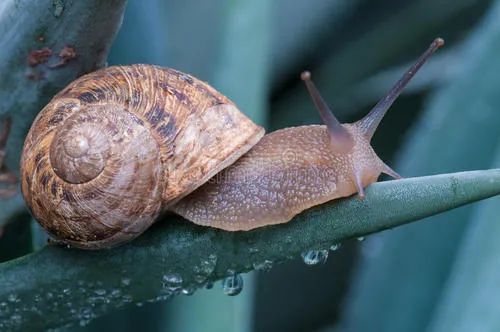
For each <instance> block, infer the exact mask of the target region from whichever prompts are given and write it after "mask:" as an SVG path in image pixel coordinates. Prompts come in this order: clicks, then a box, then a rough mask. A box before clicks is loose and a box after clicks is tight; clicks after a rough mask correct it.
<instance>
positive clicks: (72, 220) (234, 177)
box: [21, 38, 443, 249]
mask: <svg viewBox="0 0 500 332" xmlns="http://www.w3.org/2000/svg"><path fill="white" fill-rule="evenodd" d="M442 44H443V40H442V39H440V38H438V39H435V40H434V41H433V42H432V44H431V45H430V46H429V48H428V49H427V50H426V51H425V52H424V53H423V54H422V55H421V56H420V58H419V59H418V60H417V62H416V63H415V64H414V65H413V66H412V67H411V68H410V69H409V70H408V71H407V72H406V73H405V74H404V75H403V77H402V78H401V79H400V80H399V81H398V82H397V83H396V85H395V86H394V87H393V88H392V89H391V90H390V91H389V93H388V95H387V96H386V97H384V98H383V99H382V100H381V101H380V102H379V103H377V104H376V106H375V107H374V108H373V109H372V110H371V111H370V112H369V114H368V115H367V116H365V117H364V118H362V119H361V120H359V121H357V122H355V123H351V124H340V123H339V121H338V120H337V119H336V118H335V116H334V115H333V114H332V113H331V111H330V110H329V109H328V107H327V105H326V103H325V102H324V101H323V99H322V98H321V96H320V94H319V92H318V91H317V89H316V87H315V85H314V84H313V82H312V80H311V75H310V73H309V72H304V73H302V79H303V80H304V81H305V84H306V86H307V89H308V91H309V93H310V95H311V97H312V99H313V101H314V104H315V105H316V108H317V109H318V111H319V113H320V115H321V118H322V120H323V122H324V123H325V125H311V126H300V127H291V128H285V129H281V130H277V131H275V132H272V133H270V134H267V135H265V136H264V129H263V128H261V127H259V126H258V125H256V124H254V123H253V122H252V121H251V120H250V119H248V118H247V117H246V116H245V115H244V114H243V113H241V112H240V111H239V110H238V108H237V107H236V105H235V104H234V103H233V102H232V101H230V100H229V99H228V98H227V97H225V96H224V95H222V94H221V93H219V92H217V91H216V90H215V89H214V88H212V87H211V86H209V85H208V84H207V83H205V82H202V81H200V80H198V79H196V78H194V77H193V76H190V75H187V74H184V73H182V72H179V71H176V70H173V69H169V68H161V67H156V66H152V65H131V66H116V67H108V68H104V69H101V70H98V71H96V72H93V73H90V74H87V75H85V76H82V77H80V78H79V79H77V80H76V81H74V82H72V83H71V84H69V85H68V86H67V87H66V88H64V89H63V90H62V91H61V92H59V93H58V94H57V95H56V96H55V97H54V98H53V99H52V100H51V101H50V102H49V104H48V105H47V106H46V107H45V108H44V109H43V110H42V111H41V112H40V113H39V114H38V116H37V118H36V119H35V121H34V123H33V125H32V127H31V129H30V131H29V133H28V135H27V137H26V140H25V144H24V148H23V153H22V158H21V188H22V193H23V195H24V198H25V200H26V202H27V204H28V206H29V208H30V211H31V213H32V214H33V216H34V217H35V218H36V219H37V220H38V221H39V222H40V224H41V225H42V226H43V227H44V228H45V229H46V231H47V232H48V233H49V234H50V235H51V236H52V237H53V238H54V239H55V240H56V241H58V242H62V243H65V244H68V245H71V246H75V247H79V248H84V249H100V248H109V247H113V246H116V245H119V244H122V243H124V242H126V241H129V240H131V239H133V238H135V237H137V236H138V235H140V234H141V233H142V232H144V231H145V230H146V229H147V228H148V227H149V226H150V225H151V224H152V223H153V222H154V221H155V220H156V219H157V217H158V216H159V215H160V214H161V213H162V212H167V211H168V212H173V213H176V214H179V215H181V216H182V217H184V218H185V219H187V220H189V221H192V222H194V223H196V224H199V225H204V226H211V227H215V228H220V229H223V230H227V231H239V230H242V231H243V230H244V231H246V230H250V229H254V228H257V227H262V226H266V225H272V224H279V223H284V222H287V221H289V220H291V219H292V218H293V216H295V215H296V214H298V213H299V212H301V211H303V210H305V209H307V208H310V207H312V206H315V205H318V204H321V203H324V202H326V201H330V200H332V199H336V198H339V197H346V196H350V195H353V194H355V193H357V194H358V195H359V196H360V197H361V198H362V197H363V196H364V189H363V188H365V187H366V186H368V185H369V184H371V183H373V182H376V181H377V178H378V177H379V175H380V174H381V173H385V174H388V175H390V176H392V177H394V178H400V176H399V175H398V174H397V173H396V172H395V171H393V170H392V169H391V168H390V167H389V166H387V165H386V164H385V163H384V162H383V161H382V160H380V159H379V158H378V156H377V155H376V154H375V152H374V151H373V149H372V147H371V146H370V140H371V138H372V136H373V134H374V132H375V129H376V128H377V126H378V124H379V123H380V121H381V120H382V117H383V116H384V114H385V113H386V111H387V110H388V108H389V107H390V106H391V105H392V103H393V102H394V101H395V99H396V98H397V97H398V95H399V94H400V93H401V91H402V89H403V88H404V87H405V85H406V84H407V83H408V82H409V81H410V79H411V78H412V77H413V76H414V75H415V73H416V72H417V71H418V70H419V68H420V67H421V66H422V65H423V63H424V62H425V61H426V60H427V58H428V57H429V56H430V55H431V54H432V53H434V51H436V49H437V48H439V47H440V46H441V45H442Z"/></svg>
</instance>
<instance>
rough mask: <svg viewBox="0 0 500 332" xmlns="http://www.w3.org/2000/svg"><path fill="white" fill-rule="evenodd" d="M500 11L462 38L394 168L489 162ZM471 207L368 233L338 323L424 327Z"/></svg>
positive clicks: (494, 136) (408, 170) (355, 327)
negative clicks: (452, 67)
mask: <svg viewBox="0 0 500 332" xmlns="http://www.w3.org/2000/svg"><path fill="white" fill-rule="evenodd" d="M499 14H500V6H499V5H498V1H497V5H496V6H494V8H492V10H491V11H490V12H489V13H488V15H487V17H486V18H485V20H484V21H483V23H482V24H480V25H479V26H478V27H477V28H476V30H475V32H474V33H473V34H472V35H471V36H470V38H468V40H467V42H466V43H465V44H464V45H463V50H462V55H461V60H460V61H461V68H462V70H461V71H460V72H457V73H456V75H455V77H454V79H453V80H452V81H450V83H449V85H448V86H446V87H444V88H443V89H441V90H440V91H438V92H437V93H436V94H435V96H434V98H432V99H431V100H430V103H429V106H428V107H427V109H426V111H425V112H424V113H423V116H422V118H421V119H420V121H419V122H418V123H417V125H416V126H415V128H414V132H413V133H412V135H410V137H409V138H408V141H407V144H405V146H404V148H403V150H402V153H401V156H400V163H399V166H396V167H395V169H396V170H398V172H400V173H401V174H402V175H403V176H404V175H408V174H412V175H419V174H433V173H438V172H443V171H445V172H451V171H457V170H466V169H478V168H488V167H490V166H491V164H492V162H493V158H494V155H495V152H496V149H497V146H498V144H499V143H500V142H499V140H498V124H499V123H500V112H497V111H496V110H497V109H498V108H499V107H500V94H499V90H498V75H497V73H498V72H499V71H500V63H499V62H498V55H499V54H500V21H499V20H498V15H499ZM471 213H472V208H471V207H464V208H462V209H457V210H455V211H451V212H449V213H446V214H442V215H439V216H436V217H433V218H430V219H429V220H428V221H427V222H423V223H418V224H414V225H410V226H409V227H404V228H401V229H398V230H396V231H394V232H390V233H385V234H381V235H380V236H377V237H374V238H373V239H370V240H371V241H372V242H371V241H368V243H366V244H365V245H370V244H371V243H373V245H376V246H377V247H378V248H379V249H378V250H377V253H376V254H375V253H374V254H372V255H366V256H365V257H364V260H363V263H362V264H361V265H360V266H361V268H360V270H359V273H358V275H357V278H356V279H355V283H354V284H353V286H352V292H351V294H350V295H351V298H350V300H349V303H348V305H347V306H346V310H345V317H346V318H345V322H344V325H345V326H348V327H349V329H350V330H352V331H363V330H367V329H369V330H381V331H422V330H425V328H426V327H427V325H428V324H429V321H430V320H431V318H432V315H433V313H434V309H435V305H436V304H437V302H438V301H439V297H440V294H441V291H442V289H443V287H445V284H446V281H447V279H448V277H449V273H450V270H451V266H452V264H453V260H454V258H455V255H456V253H457V250H458V248H459V247H460V245H461V241H462V239H463V236H464V231H465V230H466V229H467V225H468V220H469V218H470V216H471ZM423 266H425V269H422V267H423ZM396 312H397V314H394V313H396Z"/></svg>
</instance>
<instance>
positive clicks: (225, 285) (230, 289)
mask: <svg viewBox="0 0 500 332" xmlns="http://www.w3.org/2000/svg"><path fill="white" fill-rule="evenodd" d="M242 289H243V277H242V276H241V275H239V274H236V273H235V274H233V275H232V276H229V277H227V278H226V279H224V280H223V281H222V291H223V292H224V294H226V295H229V296H235V295H238V294H239V293H241V290H242Z"/></svg>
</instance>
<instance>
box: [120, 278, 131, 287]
mask: <svg viewBox="0 0 500 332" xmlns="http://www.w3.org/2000/svg"><path fill="white" fill-rule="evenodd" d="M121 282H122V285H123V286H130V279H129V278H122V280H121Z"/></svg>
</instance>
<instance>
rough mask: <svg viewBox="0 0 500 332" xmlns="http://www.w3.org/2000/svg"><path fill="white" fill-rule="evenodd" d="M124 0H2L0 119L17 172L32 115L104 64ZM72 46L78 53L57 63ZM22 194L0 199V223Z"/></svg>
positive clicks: (11, 164) (9, 160)
mask: <svg viewBox="0 0 500 332" xmlns="http://www.w3.org/2000/svg"><path fill="white" fill-rule="evenodd" d="M125 3H126V0H110V1H101V0H88V1H76V0H71V1H70V0H59V1H52V0H40V1H31V0H4V1H2V3H1V4H0V49H1V50H2V52H1V53H0V77H1V78H2V79H1V80H0V118H2V117H3V116H5V115H10V116H11V117H12V120H13V125H12V131H11V135H10V137H9V141H8V150H7V159H6V164H7V167H8V168H9V169H11V170H15V171H18V168H19V159H20V156H21V150H22V146H23V143H24V137H25V136H26V133H27V132H28V129H29V128H30V126H31V123H32V122H33V119H34V118H35V116H36V114H37V113H38V112H39V111H40V110H41V109H42V107H43V106H45V104H46V103H47V102H48V101H49V99H50V98H52V97H53V96H54V94H55V93H56V92H58V91H59V90H60V89H62V88H63V87H64V86H66V85H67V84H68V83H69V82H71V81H72V80H74V79H75V78H77V77H78V76H80V75H82V74H84V73H86V72H90V71H93V70H95V69H97V68H99V67H102V66H103V65H104V64H105V61H106V57H107V54H108V51H109V47H110V44H111V42H112V41H113V38H114V36H115V34H116V32H117V30H118V28H119V26H120V24H121V20H122V15H123V10H124V7H125ZM65 46H71V47H73V48H74V50H75V51H76V54H77V57H76V58H75V59H72V60H70V61H69V62H68V63H67V64H66V65H62V66H59V67H56V68H54V67H51V66H54V65H58V63H59V62H60V61H61V58H59V57H58V54H59V52H61V50H62V49H63V48H64V47H65ZM45 47H47V48H48V49H50V50H51V51H52V55H51V56H50V57H49V59H48V62H47V63H42V64H39V65H37V66H34V67H32V66H29V64H28V56H29V55H30V53H31V52H32V51H35V50H39V49H42V48H45ZM24 206H25V205H24V202H23V200H22V198H21V196H20V195H17V196H15V197H14V198H12V199H8V200H0V210H1V211H2V213H1V214H0V226H2V225H4V224H5V223H6V222H7V221H8V220H9V219H11V215H12V213H17V212H19V211H21V210H23V209H24Z"/></svg>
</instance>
